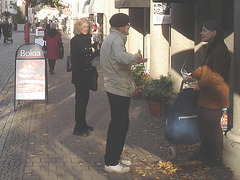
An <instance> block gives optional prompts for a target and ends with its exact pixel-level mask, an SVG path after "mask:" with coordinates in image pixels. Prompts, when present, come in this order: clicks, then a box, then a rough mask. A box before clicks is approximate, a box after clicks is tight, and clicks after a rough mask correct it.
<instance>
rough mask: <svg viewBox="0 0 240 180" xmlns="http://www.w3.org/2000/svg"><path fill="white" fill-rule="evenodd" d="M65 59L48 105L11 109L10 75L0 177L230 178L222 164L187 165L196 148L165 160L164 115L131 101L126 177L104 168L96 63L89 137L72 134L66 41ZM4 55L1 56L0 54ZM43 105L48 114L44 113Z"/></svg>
mask: <svg viewBox="0 0 240 180" xmlns="http://www.w3.org/2000/svg"><path fill="white" fill-rule="evenodd" d="M64 48H65V58H64V59H63V60H58V61H57V63H56V68H55V72H54V74H53V75H49V74H48V83H49V84H48V87H49V89H48V92H49V104H48V105H46V104H45V102H43V101H21V102H20V104H18V106H17V110H16V111H14V110H13V103H14V102H13V101H14V100H13V94H14V90H13V81H14V77H13V76H10V78H9V80H8V81H7V84H6V85H5V86H4V88H3V90H2V93H1V104H0V112H1V119H0V130H1V131H0V132H1V136H0V153H1V156H0V179H1V180H2V179H7V180H22V179H23V180H142V179H144V180H151V179H222V180H226V179H229V180H230V179H232V172H231V171H230V170H229V169H228V168H226V167H225V166H223V165H215V164H212V165H211V164H209V163H208V164H206V163H205V162H203V161H190V160H189V155H190V154H191V153H192V152H194V151H196V147H195V146H194V145H188V146H180V147H179V149H178V150H177V153H178V154H177V158H176V159H175V160H173V161H170V160H169V159H168V156H167V149H168V146H169V144H168V142H167V141H166V140H165V138H164V126H165V120H166V115H164V114H165V113H164V114H163V115H161V116H152V115H150V114H149V112H148V108H147V104H146V102H145V100H143V99H133V100H132V102H131V107H130V128H129V133H128V136H127V140H126V145H125V149H124V152H123V158H127V159H131V160H132V166H131V171H130V172H129V173H125V174H115V173H106V172H104V170H103V165H104V164H103V156H104V151H105V143H106V141H105V140H106V135H107V128H108V123H109V121H110V110H109V105H108V101H107V96H106V94H105V91H104V88H103V79H102V75H101V67H100V66H99V61H95V62H94V64H95V65H96V66H97V67H98V71H99V74H100V76H99V90H98V91H97V92H91V93H90V101H89V104H88V109H87V121H88V124H89V125H91V126H93V127H94V131H93V133H92V134H91V135H90V136H89V137H79V136H74V135H73V134H72V131H73V127H74V105H75V104H74V86H73V85H72V84H71V83H70V79H71V73H67V72H66V56H67V55H68V54H69V48H70V46H69V40H68V39H66V38H64ZM0 56H2V54H1V55H0ZM45 107H46V110H45Z"/></svg>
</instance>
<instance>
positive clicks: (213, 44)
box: [185, 20, 231, 161]
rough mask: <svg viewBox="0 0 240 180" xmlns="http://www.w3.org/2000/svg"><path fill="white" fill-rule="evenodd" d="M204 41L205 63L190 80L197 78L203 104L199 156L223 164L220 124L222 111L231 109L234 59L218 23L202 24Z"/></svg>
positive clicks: (198, 99)
mask: <svg viewBox="0 0 240 180" xmlns="http://www.w3.org/2000/svg"><path fill="white" fill-rule="evenodd" d="M200 35H201V38H202V41H203V42H207V43H208V49H207V55H206V58H205V60H204V62H203V64H202V65H201V66H200V67H198V68H197V69H196V70H195V71H193V72H192V73H191V75H190V76H189V77H187V78H185V80H188V79H189V78H195V79H197V83H196V87H195V88H194V90H195V91H197V92H198V98H197V102H198V104H199V105H200V112H199V133H200V140H201V147H200V153H201V154H200V157H208V158H209V157H210V158H213V159H214V160H220V161H222V155H223V133H222V129H221V125H220V120H221V116H222V108H228V107H229V85H228V78H229V71H230V62H231V56H230V53H229V51H228V48H227V46H226V44H225V43H224V31H223V28H222V25H221V24H220V23H219V22H218V21H215V20H214V21H208V22H206V23H204V24H203V28H202V32H201V33H200Z"/></svg>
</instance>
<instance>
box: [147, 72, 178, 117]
mask: <svg viewBox="0 0 240 180" xmlns="http://www.w3.org/2000/svg"><path fill="white" fill-rule="evenodd" d="M172 85H173V82H172V80H171V77H170V76H161V77H160V78H159V79H153V80H151V81H150V82H149V83H148V84H147V85H146V86H145V88H144V93H145V98H146V99H147V101H148V105H149V108H150V109H149V110H150V113H151V114H155V115H160V114H161V109H162V105H165V104H168V102H169V99H170V97H171V94H172ZM153 104H155V105H157V106H158V107H157V110H156V111H154V110H152V109H151V107H152V106H153Z"/></svg>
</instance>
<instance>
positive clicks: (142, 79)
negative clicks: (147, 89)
mask: <svg viewBox="0 0 240 180" xmlns="http://www.w3.org/2000/svg"><path fill="white" fill-rule="evenodd" d="M132 73H133V78H134V81H135V84H136V94H135V95H134V96H133V98H139V97H140V96H141V89H142V88H143V87H144V86H145V85H146V84H147V82H148V81H149V79H150V75H149V73H147V72H146V68H145V66H144V64H137V65H134V66H132Z"/></svg>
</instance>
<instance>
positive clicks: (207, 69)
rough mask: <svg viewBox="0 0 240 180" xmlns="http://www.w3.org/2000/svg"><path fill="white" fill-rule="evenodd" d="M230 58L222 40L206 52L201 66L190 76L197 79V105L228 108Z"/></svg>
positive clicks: (210, 107)
mask: <svg viewBox="0 0 240 180" xmlns="http://www.w3.org/2000/svg"><path fill="white" fill-rule="evenodd" d="M230 62H231V56H230V53H229V51H228V48H227V46H226V45H225V43H224V41H223V40H219V41H216V42H214V44H212V45H211V47H210V48H209V49H208V51H207V57H206V59H205V61H204V63H203V65H202V66H200V67H199V68H197V69H196V70H195V71H194V72H193V73H192V74H191V76H192V77H193V78H196V79H198V80H199V81H198V85H199V87H200V92H199V96H198V103H199V105H200V106H202V107H205V108H209V109H221V108H228V107H229V86H228V78H229V71H230Z"/></svg>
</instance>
